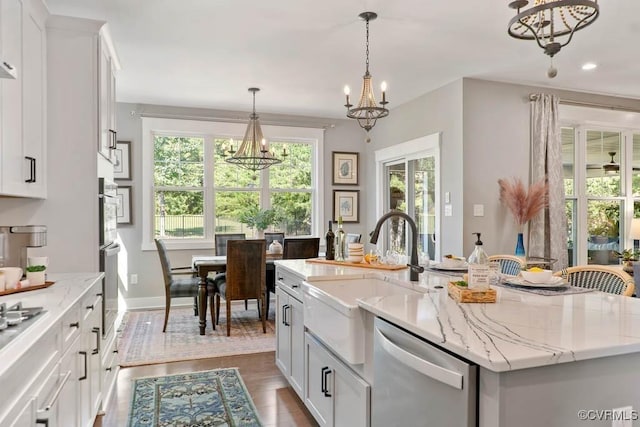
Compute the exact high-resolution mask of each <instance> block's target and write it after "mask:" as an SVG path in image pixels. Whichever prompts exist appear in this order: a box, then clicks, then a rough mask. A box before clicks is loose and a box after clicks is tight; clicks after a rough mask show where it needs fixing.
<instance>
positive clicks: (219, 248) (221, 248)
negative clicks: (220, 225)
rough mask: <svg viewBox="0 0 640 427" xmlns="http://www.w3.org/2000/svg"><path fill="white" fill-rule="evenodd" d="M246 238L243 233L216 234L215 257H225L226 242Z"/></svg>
mask: <svg viewBox="0 0 640 427" xmlns="http://www.w3.org/2000/svg"><path fill="white" fill-rule="evenodd" d="M246 238H247V237H246V236H245V234H244V233H226V234H216V235H215V241H216V255H226V254H227V242H228V241H229V240H245V239H246Z"/></svg>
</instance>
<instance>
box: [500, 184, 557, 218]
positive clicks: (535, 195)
mask: <svg viewBox="0 0 640 427" xmlns="http://www.w3.org/2000/svg"><path fill="white" fill-rule="evenodd" d="M498 185H499V186H500V202H501V203H502V204H504V205H506V206H507V207H508V208H509V210H510V211H511V213H512V214H513V218H514V219H515V220H516V223H517V224H518V225H520V226H523V225H525V224H526V223H527V222H529V221H530V220H531V219H532V218H533V217H534V216H536V215H537V214H538V213H539V212H540V211H541V210H542V209H544V208H546V207H547V206H549V198H548V195H547V193H548V192H547V190H548V188H549V185H548V184H547V180H546V178H543V179H541V180H540V181H538V182H536V183H534V184H531V186H530V187H529V188H528V189H527V188H526V187H525V185H524V184H523V183H522V180H521V179H520V178H511V179H510V180H508V179H499V180H498Z"/></svg>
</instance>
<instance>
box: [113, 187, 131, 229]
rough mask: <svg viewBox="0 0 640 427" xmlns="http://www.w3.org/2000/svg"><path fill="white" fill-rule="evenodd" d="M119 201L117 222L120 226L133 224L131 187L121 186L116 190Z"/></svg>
mask: <svg viewBox="0 0 640 427" xmlns="http://www.w3.org/2000/svg"><path fill="white" fill-rule="evenodd" d="M116 197H117V199H118V209H117V214H116V217H117V222H118V224H131V223H132V221H131V200H132V199H131V186H130V185H123V186H119V187H118V189H117V190H116Z"/></svg>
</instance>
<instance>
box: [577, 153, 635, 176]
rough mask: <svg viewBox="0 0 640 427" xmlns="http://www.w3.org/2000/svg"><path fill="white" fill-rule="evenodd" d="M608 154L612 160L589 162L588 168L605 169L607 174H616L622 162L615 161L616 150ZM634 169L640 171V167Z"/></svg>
mask: <svg viewBox="0 0 640 427" xmlns="http://www.w3.org/2000/svg"><path fill="white" fill-rule="evenodd" d="M607 154H609V156H611V161H610V162H608V163H604V164H588V165H587V169H590V170H594V169H603V170H604V172H605V173H606V174H615V173H617V172H618V171H619V170H620V163H618V162H616V161H615V156H616V152H615V151H609V152H608V153H607ZM633 170H634V171H640V167H634V168H633Z"/></svg>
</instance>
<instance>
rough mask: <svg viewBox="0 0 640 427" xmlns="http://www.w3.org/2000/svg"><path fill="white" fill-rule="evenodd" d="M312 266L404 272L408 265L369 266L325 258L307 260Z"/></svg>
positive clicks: (363, 263) (362, 263)
mask: <svg viewBox="0 0 640 427" xmlns="http://www.w3.org/2000/svg"><path fill="white" fill-rule="evenodd" d="M306 261H307V262H310V263H312V264H331V265H339V266H342V267H360V268H373V269H374V270H404V269H405V268H407V266H406V265H400V264H367V263H365V262H349V261H334V260H328V259H324V258H310V259H308V260H306Z"/></svg>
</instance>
